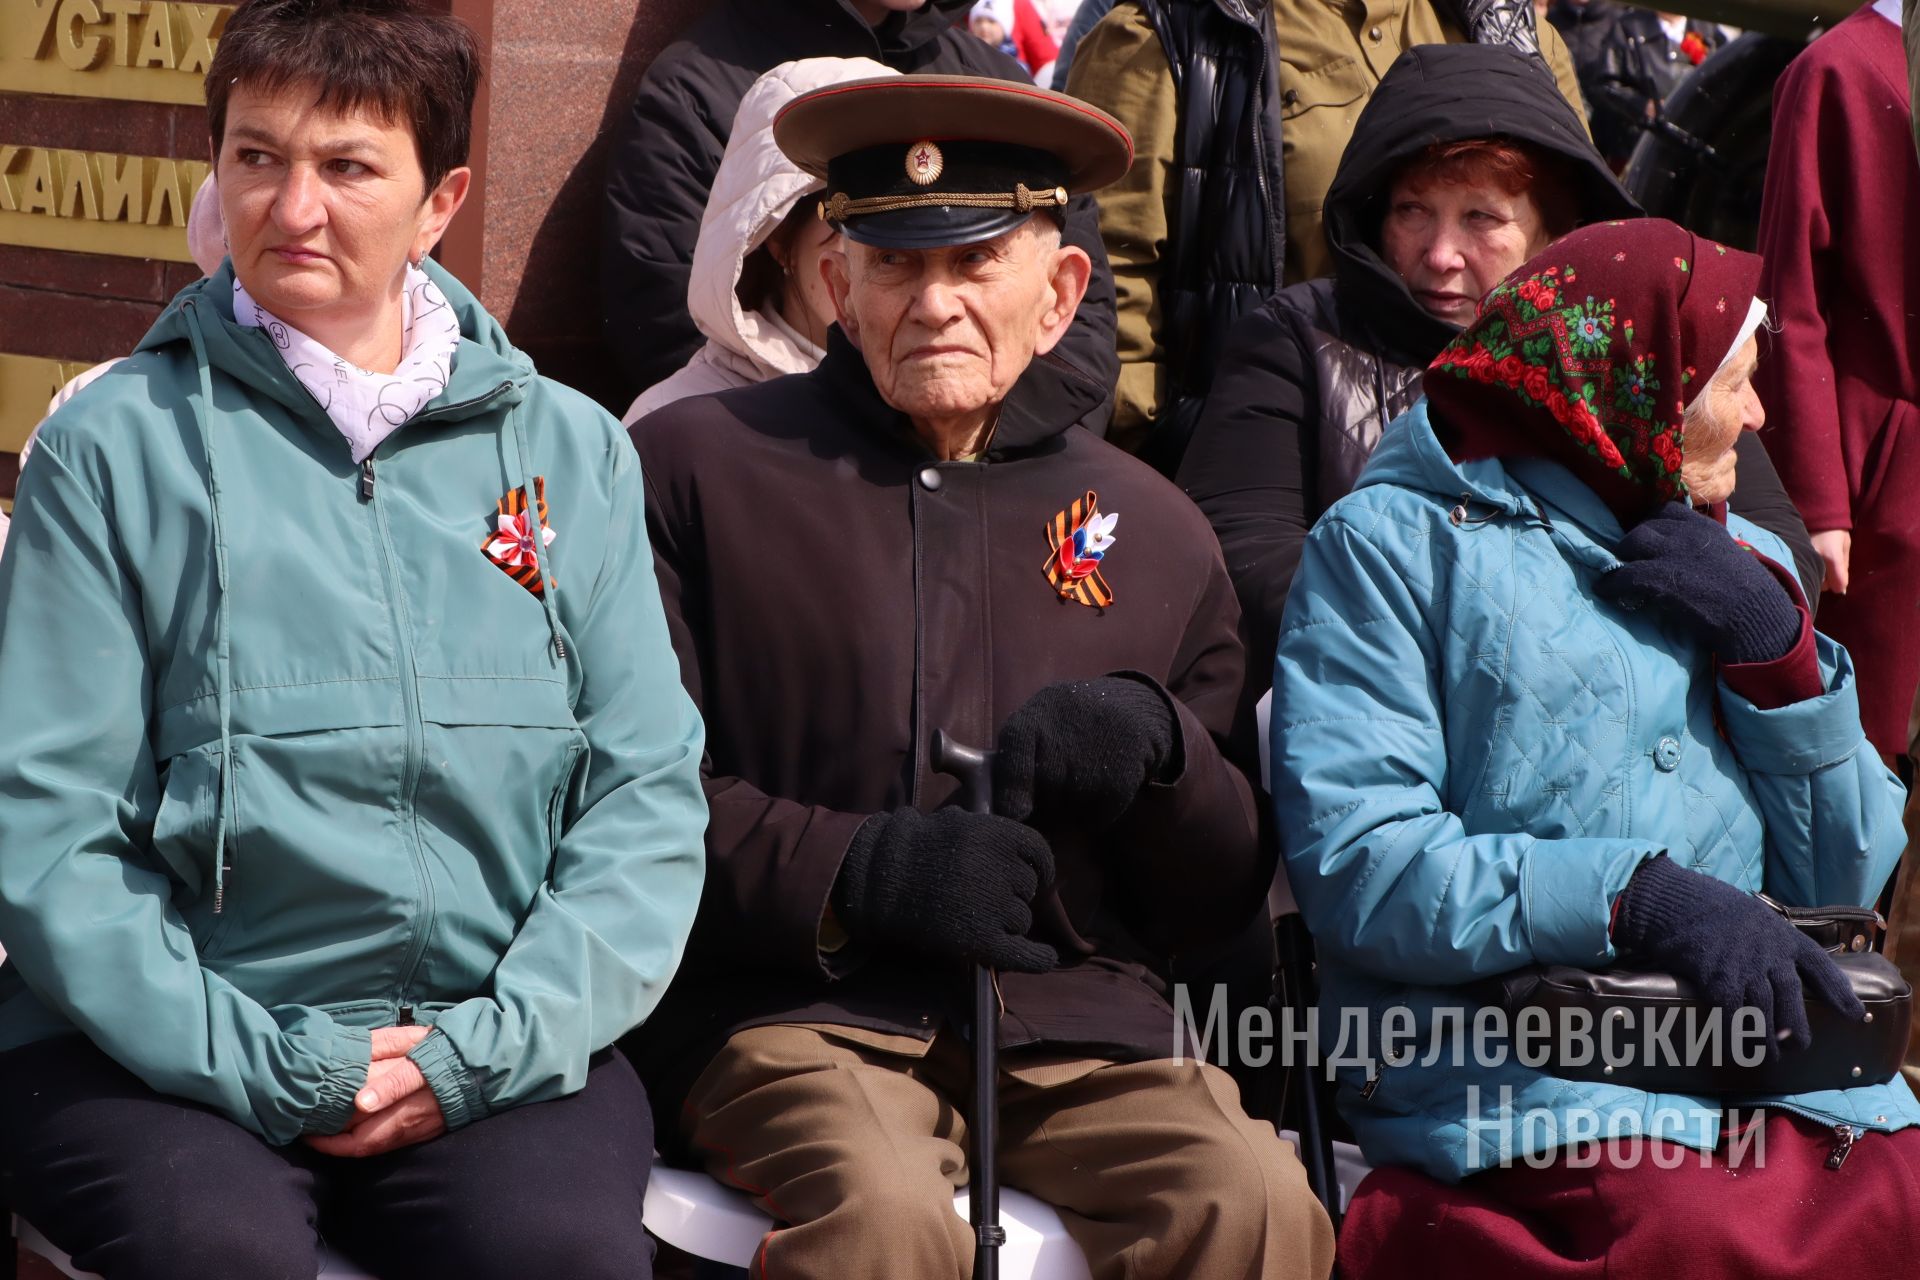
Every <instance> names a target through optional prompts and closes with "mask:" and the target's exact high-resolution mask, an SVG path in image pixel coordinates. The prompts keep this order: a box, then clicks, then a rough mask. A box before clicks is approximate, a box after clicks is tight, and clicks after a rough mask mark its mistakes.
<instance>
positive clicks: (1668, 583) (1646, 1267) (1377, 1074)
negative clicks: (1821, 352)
mask: <svg viewBox="0 0 1920 1280" xmlns="http://www.w3.org/2000/svg"><path fill="white" fill-rule="evenodd" d="M1759 265H1760V264H1759V260H1758V259H1757V258H1755V257H1753V256H1752V255H1750V254H1745V253H1740V252H1736V251H1734V250H1730V249H1727V248H1725V247H1724V246H1721V245H1716V244H1713V243H1711V242H1708V241H1705V240H1701V239H1699V238H1697V237H1695V236H1694V235H1692V234H1691V233H1690V232H1687V231H1685V230H1683V229H1682V228H1680V227H1677V226H1675V225H1673V224H1672V223H1668V222H1661V221H1656V220H1641V221H1635V222H1627V223H1610V224H1605V225H1601V226H1594V227H1588V228H1584V229H1582V230H1579V231H1576V232H1574V233H1573V234H1571V235H1569V236H1568V237H1566V238H1564V239H1562V240H1560V241H1558V242H1556V243H1555V244H1554V245H1553V246H1552V247H1551V248H1549V249H1548V250H1546V251H1545V252H1544V253H1543V254H1542V255H1541V256H1539V257H1537V258H1535V259H1533V260H1532V261H1530V262H1528V263H1526V264H1525V265H1524V266H1522V267H1521V268H1520V269H1519V270H1517V271H1516V272H1515V273H1514V274H1513V275H1512V276H1510V277H1508V279H1507V280H1506V281H1505V282H1504V283H1503V284H1501V285H1500V286H1498V287H1497V288H1496V289H1495V290H1494V291H1493V293H1492V294H1490V295H1489V296H1488V298H1487V300H1486V301H1485V302H1484V303H1483V305H1482V307H1481V310H1480V314H1479V317H1478V319H1477V320H1476V321H1475V322H1474V323H1473V324H1472V325H1471V326H1469V327H1468V328H1467V329H1466V330H1464V331H1463V332H1462V333H1461V334H1460V335H1459V337H1458V338H1457V339H1455V340H1454V341H1453V342H1452V343H1451V344H1450V345H1449V346H1448V347H1447V348H1446V349H1445V350H1444V351H1442V353H1441V354H1440V356H1439V357H1438V358H1437V359H1436V360H1435V361H1434V362H1433V365H1432V366H1431V368H1430V369H1429V370H1428V372H1427V374H1426V393H1427V399H1426V400H1425V401H1424V402H1422V403H1421V404H1419V405H1417V406H1416V407H1415V408H1414V409H1413V410H1411V411H1410V412H1409V413H1407V414H1406V415H1405V416H1403V417H1402V418H1400V419H1399V420H1398V421H1397V422H1395V424H1394V425H1393V427H1392V428H1391V429H1390V430H1389V432H1388V434H1387V436H1386V438H1385V439H1384V440H1383V441H1382V442H1381V445H1380V447H1379V449H1378V451H1377V452H1376V453H1375V454H1374V456H1373V459H1372V461H1371V463H1370V464H1369V465H1368V468H1367V469H1366V470H1365V471H1364V472H1363V473H1362V474H1361V476H1360V479H1359V482H1358V487H1357V488H1356V489H1355V491H1354V492H1353V493H1352V494H1350V495H1349V496H1347V497H1346V498H1344V499H1342V500H1341V501H1340V502H1339V503H1337V504H1335V505H1334V506H1333V507H1332V508H1331V509H1330V510H1329V511H1328V513H1327V514H1326V516H1325V517H1324V518H1323V519H1322V520H1321V521H1320V522H1319V524H1318V525H1317V526H1316V527H1315V528H1314V530H1313V533H1312V534H1311V535H1310V537H1309V538H1308V541H1307V546H1306V551H1305V555H1304V557H1303V559H1302V561H1301V566H1300V571H1299V576H1298V577H1297V578H1296V579H1295V582H1294V586H1293V590H1292V593H1291V596H1290V598H1289V601H1288V608H1287V613H1286V619H1285V624H1284V627H1283V632H1282V636H1281V640H1280V648H1279V658H1278V662H1277V665H1276V669H1275V677H1274V716H1273V760H1274V766H1273V771H1274V778H1273V784H1274V785H1273V790H1274V801H1275V805H1276V808H1277V812H1278V816H1279V822H1280V830H1281V836H1282V841H1283V846H1284V850H1285V855H1286V864H1287V872H1288V876H1289V878H1290V880H1291V882H1292V886H1293V890H1294V893H1295V894H1296V896H1297V897H1298V898H1299V900H1300V904H1301V907H1302V910H1303V911H1304V913H1305V915H1306V919H1307V923H1308V925H1309V927H1310V928H1311V929H1312V931H1313V933H1314V935H1315V936H1316V938H1317V939H1318V942H1319V947H1320V956H1321V959H1322V962H1323V974H1322V1003H1323V1005H1327V1006H1339V1007H1343V1008H1358V1009H1362V1010H1364V1011H1365V1012H1366V1016H1367V1019H1368V1020H1369V1021H1368V1025H1369V1027H1370V1029H1371V1031H1372V1032H1373V1033H1374V1034H1373V1039H1372V1041H1371V1043H1372V1044H1373V1045H1374V1046H1376V1047H1377V1048H1380V1049H1382V1050H1383V1052H1382V1054H1381V1056H1380V1060H1379V1062H1378V1063H1377V1064H1376V1065H1371V1066H1366V1067H1361V1068H1359V1069H1351V1068H1344V1067H1342V1068H1341V1069H1340V1082H1341V1084H1342V1086H1343V1087H1342V1089H1341V1104H1342V1107H1343V1109H1344V1110H1345V1112H1346V1114H1347V1115H1348V1117H1349V1119H1350V1120H1351V1121H1352V1124H1353V1128H1354V1130H1355V1132H1356V1133H1357V1135H1358V1136H1359V1139H1360V1144H1361V1147H1362V1149H1363V1150H1364V1151H1365V1153H1366V1156H1367V1158H1368V1160H1369V1161H1370V1162H1371V1163H1372V1164H1373V1165H1375V1166H1376V1171H1375V1172H1374V1173H1373V1174H1372V1175H1371V1176H1370V1177H1369V1178H1368V1180H1367V1181H1366V1183H1364V1184H1363V1185H1362V1187H1361V1188H1360V1190H1359V1192H1358V1194H1357V1196H1356V1198H1355V1201H1354V1204H1353V1207H1352V1210H1351V1212H1350V1214H1349V1216H1348V1218H1347V1221H1346V1226H1345V1229H1344V1231H1343V1234H1342V1237H1341V1241H1340V1254H1341V1265H1342V1270H1343V1272H1344V1273H1345V1274H1346V1275H1347V1276H1348V1277H1349V1280H1370V1278H1371V1277H1400V1276H1405V1275H1409V1274H1414V1273H1415V1271H1416V1268H1417V1269H1418V1272H1419V1274H1422V1275H1426V1276H1429V1277H1431V1276H1433V1275H1434V1274H1435V1272H1436V1269H1437V1270H1438V1272H1439V1274H1441V1275H1456V1274H1457V1275H1462V1276H1467V1275H1472V1276H1484V1275H1493V1274H1498V1275H1525V1276H1530V1277H1531V1276H1551V1277H1594V1278H1595V1280H1598V1278H1599V1277H1601V1276H1603V1275H1604V1276H1623V1275H1627V1276H1639V1275H1652V1274H1656V1273H1658V1274H1679V1275H1685V1276H1687V1277H1690V1278H1696V1280H1697V1278H1700V1277H1720V1276H1725V1277H1729V1278H1731V1277H1740V1278H1741V1280H1754V1278H1755V1277H1774V1276H1779V1277H1786V1276H1804V1275H1807V1274H1812V1272H1813V1269H1814V1268H1816V1267H1818V1266H1820V1265H1822V1264H1821V1263H1820V1262H1819V1261H1817V1260H1820V1259H1832V1258H1835V1257H1842V1256H1846V1253H1847V1251H1848V1250H1850V1249H1851V1248H1852V1247H1853V1246H1854V1244H1855V1242H1857V1240H1858V1239H1859V1238H1861V1236H1862V1234H1863V1233H1871V1234H1872V1236H1873V1238H1874V1241H1875V1246H1874V1247H1875V1250H1876V1252H1879V1251H1882V1250H1886V1251H1889V1252H1888V1256H1901V1255H1903V1254H1904V1253H1906V1252H1910V1251H1911V1250H1913V1249H1915V1248H1920V1232H1917V1231H1916V1224H1917V1223H1920V1133H1916V1132H1915V1131H1912V1130H1910V1129H1909V1126H1912V1125H1914V1124H1915V1123H1916V1122H1920V1106H1917V1105H1916V1103H1915V1101H1914V1098H1913V1095H1912V1094H1911V1093H1910V1092H1909V1091H1908V1089H1907V1087H1906V1085H1905V1084H1904V1083H1903V1082H1902V1081H1901V1080H1900V1078H1899V1077H1898V1076H1895V1077H1894V1078H1892V1079H1891V1080H1886V1081H1884V1082H1881V1083H1872V1082H1871V1077H1868V1078H1867V1079H1863V1080H1862V1081H1861V1082H1860V1084H1859V1085H1858V1086H1856V1087H1843V1088H1830V1089H1826V1090H1824V1091H1822V1092H1817V1093H1802V1094H1797V1095H1794V1096H1791V1097H1775V1098H1769V1099H1765V1100H1763V1101H1761V1102H1759V1103H1757V1104H1755V1103H1753V1100H1751V1099H1748V1100H1745V1101H1746V1103H1748V1104H1753V1105H1759V1106H1761V1107H1763V1108H1764V1110H1762V1111H1760V1112H1759V1113H1758V1114H1759V1115H1760V1117H1761V1118H1760V1119H1758V1120H1755V1121H1754V1123H1755V1124H1758V1125H1760V1126H1761V1131H1760V1132H1759V1133H1758V1134H1757V1135H1750V1137H1751V1140H1752V1141H1753V1143H1754V1148H1753V1149H1748V1150H1747V1151H1746V1156H1747V1159H1746V1162H1745V1164H1744V1165H1743V1166H1742V1167H1740V1168H1738V1169H1737V1170H1735V1172H1737V1174H1738V1182H1737V1183H1736V1182H1734V1181H1732V1180H1731V1179H1730V1178H1729V1169H1730V1166H1731V1165H1732V1164H1733V1163H1734V1161H1735V1160H1736V1159H1737V1156H1734V1155H1731V1154H1730V1150H1729V1147H1728V1145H1727V1140H1728V1137H1729V1131H1728V1130H1727V1128H1726V1127H1725V1126H1724V1125H1723V1116H1722V1106H1723V1102H1724V1101H1725V1100H1724V1099H1722V1098H1719V1097H1715V1096H1704V1095H1687V1094H1676V1093H1649V1092H1643V1091H1641V1090H1639V1089H1634V1088H1629V1087H1625V1086H1623V1085H1621V1084H1617V1083H1612V1082H1600V1081H1598V1080H1595V1081H1580V1080H1575V1079H1570V1078H1564V1077H1563V1076H1562V1075H1556V1074H1555V1070H1556V1064H1557V1063H1560V1062H1562V1061H1566V1062H1567V1064H1568V1065H1566V1066H1564V1067H1561V1068H1560V1070H1561V1071H1563V1072H1567V1073H1569V1074H1581V1073H1579V1072H1575V1071H1573V1060H1572V1059H1560V1058H1555V1057H1552V1056H1547V1057H1544V1058H1543V1057H1542V1056H1541V1055H1540V1054H1538V1053H1537V1052H1536V1053H1528V1054H1525V1055H1524V1056H1525V1058H1526V1060H1525V1061H1524V1062H1523V1061H1522V1060H1521V1057H1522V1052H1523V1048H1522V1047H1518V1046H1522V1041H1521V1040H1519V1039H1516V1041H1515V1042H1514V1045H1513V1046H1509V1045H1508V1044H1507V1043H1505V1042H1502V1043H1499V1044H1497V1045H1496V1044H1494V1043H1492V1042H1490V1040H1483V1039H1482V1038H1481V1037H1480V1036H1479V1035H1478V1034H1477V1033H1476V1035H1475V1036H1474V1037H1473V1044H1472V1045H1471V1046H1469V1045H1468V1043H1467V1040H1468V1036H1467V1034H1466V1026H1467V1025H1468V1024H1473V1025H1475V1026H1476V1027H1477V1026H1478V1025H1480V1024H1479V1023H1478V1022H1477V1006H1478V1004H1479V1001H1478V1000H1476V999H1475V998H1474V997H1473V996H1472V995H1470V994H1469V993H1468V984H1472V983H1475V982H1477V981H1479V980H1482V979H1487V978H1491V977H1495V976H1497V975H1501V974H1503V973H1507V972H1510V971H1513V970H1517V969H1522V968H1525V967H1528V966H1532V965H1536V964H1558V965H1572V966H1577V967H1579V968H1584V969H1601V968H1606V967H1608V966H1610V965H1612V964H1614V963H1615V962H1616V961H1617V962H1620V963H1621V964H1624V965H1628V966H1630V967H1633V968H1638V969H1646V970H1658V971H1663V972H1666V973H1671V974H1675V975H1677V976H1679V977H1681V978H1684V979H1687V980H1689V981H1691V982H1692V983H1693V984H1694V985H1695V987H1696V988H1697V989H1698V990H1699V991H1700V992H1701V993H1702V995H1703V996H1704V998H1705V999H1707V1000H1708V1001H1710V1002H1711V1003H1712V1004H1713V1005H1715V1006H1716V1007H1718V1008H1720V1009H1722V1010H1724V1011H1725V1012H1726V1013H1728V1014H1732V1013H1733V1011H1735V1010H1736V1009H1741V1008H1750V1009H1756V1010H1757V1011H1758V1014H1759V1019H1760V1023H1761V1025H1762V1026H1763V1027H1764V1030H1765V1032H1766V1033H1768V1034H1769V1035H1770V1036H1773V1037H1774V1038H1775V1039H1777V1040H1780V1041H1783V1042H1784V1043H1783V1044H1781V1046H1780V1049H1779V1051H1780V1052H1783V1053H1786V1054H1795V1053H1806V1052H1807V1051H1808V1050H1807V1042H1808V1041H1809V1040H1810V1039H1811V1033H1810V1030H1809V1016H1808V1005H1809V1004H1810V1003H1814V1002H1824V1003H1825V1004H1827V1005H1831V1006H1833V1007H1834V1008H1835V1009H1837V1010H1838V1011H1839V1014H1838V1016H1840V1017H1853V1018H1859V1017H1861V1016H1862V1008H1861V1006H1860V1004H1859V1003H1858V1002H1857V1000H1856V999H1855V998H1854V995H1853V993H1852V990H1851V988H1850V986H1849V984H1848V983H1847V982H1846V980H1845V979H1844V978H1843V976H1842V975H1841V973H1840V971H1839V969H1838V968H1837V966H1836V965H1835V963H1834V962H1833V960H1832V959H1831V957H1829V956H1828V955H1827V954H1826V953H1825V952H1824V951H1822V950H1820V948H1819V947H1817V946H1816V945H1814V944H1813V943H1812V942H1811V941H1809V940H1808V939H1806V938H1805V937H1803V936H1802V935H1801V934H1800V933H1798V932H1797V931H1796V930H1794V929H1793V928H1792V927H1791V926H1789V925H1788V924H1787V923H1786V921H1785V920H1784V918H1783V917H1782V916H1780V915H1778V914H1776V913H1775V911H1773V910H1772V909H1771V908H1770V907H1768V906H1767V905H1766V904H1765V903H1764V902H1762V901H1761V899H1759V898H1758V897H1756V896H1755V893H1756V891H1759V890H1764V891H1765V892H1766V893H1767V894H1769V895H1770V896H1771V897H1773V898H1775V899H1778V900H1780V901H1782V902H1785V903H1788V904H1797V905H1816V904H1820V905H1827V904H1838V903H1852V904H1865V903H1871V902H1873V901H1874V899H1875V897H1876V896H1877V894H1878V893H1879V890H1880V888H1881V886H1882V885H1883V884H1884V883H1885V881H1886V879H1887V876H1888V874H1889V873H1890V872H1891V871H1892V869H1893V866H1894V862H1895V860H1896V859H1897V858H1898V856H1899V853H1900V849H1901V845H1902V843H1903V841H1902V836H1901V832H1900V824H1899V808H1900V794H1901V793H1900V786H1899V784H1898V782H1896V781H1895V780H1894V778H1893V776H1892V775H1891V774H1889V773H1888V772H1887V770H1886V769H1885V768H1884V767H1883V766H1882V765H1881V763H1880V761H1879V758H1878V756H1877V755H1876V754H1875V753H1874V752H1873V750H1872V749H1871V748H1870V747H1868V746H1867V745H1866V743H1865V739H1864V738H1863V736H1862V734H1861V729H1860V718H1859V710H1858V705H1857V703H1856V700H1855V693H1854V683H1853V669H1852V667H1851V665H1850V664H1849V662H1848V660H1847V655H1846V652H1845V651H1844V650H1842V649H1840V648H1839V647H1838V646H1836V645H1834V644H1832V643H1831V642H1830V641H1828V640H1827V639H1825V638H1824V637H1822V636H1820V635H1818V634H1817V633H1815V632H1814V631H1813V630H1812V627H1811V625H1810V622H1809V618H1808V615H1807V610H1806V607H1805V604H1804V601H1803V600H1802V598H1801V596H1800V593H1799V588H1798V587H1797V586H1796V585H1795V583H1794V579H1793V576H1792V575H1791V573H1789V572H1788V571H1787V570H1785V569H1784V568H1782V566H1783V565H1784V564H1786V563H1787V559H1786V554H1785V552H1784V550H1783V549H1782V548H1781V547H1780V545H1779V543H1778V542H1777V540H1775V539H1774V538H1773V537H1772V536H1771V535H1768V534H1765V533H1763V532H1762V531H1760V530H1759V529H1758V528H1756V527H1755V526H1753V525H1750V524H1746V523H1745V522H1744V521H1742V520H1741V519H1740V518H1739V517H1737V516H1733V517H1728V516H1727V515H1726V514H1725V507H1724V503H1725V499H1726V497H1727V495H1728V494H1729V493H1731V492H1732V490H1733V487H1734V484H1735V481H1736V478H1737V477H1736V474H1735V464H1734V453H1733V448H1732V446H1733V444H1734V442H1735V441H1736V440H1737V439H1738V438H1739V436H1740V433H1741V432H1742V431H1743V430H1758V429H1759V427H1760V426H1761V424H1762V422H1763V421H1764V418H1765V415H1764V413H1763V412H1762V410H1761V407H1760V404H1759V402H1758V400H1757V399H1756V397H1755V396H1754V393H1753V389H1752V386H1751V382H1750V379H1751V377H1752V374H1753V370H1754V365H1755V360H1756V350H1757V348H1756V343H1755V340H1754V333H1755V331H1756V329H1757V328H1758V327H1759V325H1760V324H1761V323H1762V321H1763V319H1764V315H1765V308H1764V307H1763V306H1762V305H1761V304H1760V303H1759V302H1758V301H1757V300H1756V299H1755V297H1754V288H1755V283H1756V281H1757V280H1758V278H1759ZM1455 1011H1458V1012H1457V1014H1456V1012H1455ZM1729 1022H1730V1024H1731V1020H1729ZM1409 1031H1410V1032H1411V1033H1412V1034H1411V1035H1410V1036H1409V1035H1408V1034H1407V1033H1408V1032H1409ZM1383 1033H1389V1034H1387V1035H1386V1037H1385V1038H1384V1039H1383ZM1763 1043H1764V1041H1763ZM1510 1047H1513V1048H1515V1051H1514V1052H1508V1051H1507V1050H1508V1049H1509V1048H1510ZM1810 1061H1812V1060H1810ZM1530 1063H1532V1064H1540V1065H1529V1064H1530ZM1843 1083H1845V1082H1844V1081H1843ZM1583 1139H1584V1145H1582V1141H1583ZM1595 1139H1601V1140H1602V1141H1598V1142H1596V1141H1594V1140H1595ZM1689 1149H1691V1150H1689ZM1755 1149H1757V1150H1759V1151H1761V1152H1763V1155H1762V1156H1761V1157H1759V1158H1756V1157H1755V1155H1754V1150H1755ZM1523 1160H1524V1161H1525V1162H1526V1164H1527V1165H1528V1166H1530V1167H1525V1168H1520V1167H1514V1166H1515V1165H1516V1164H1517V1163H1518V1162H1521V1161H1523ZM1735 1188H1737V1189H1738V1192H1739V1195H1740V1204H1739V1206H1738V1209H1739V1211H1738V1212H1737V1213H1736V1212H1734V1211H1732V1208H1731V1207H1727V1208H1726V1211H1722V1212H1702V1210H1703V1209H1706V1210H1712V1209H1715V1208H1716V1207H1718V1206H1725V1205H1727V1200H1726V1197H1727V1195H1728V1194H1729V1192H1730V1191H1731V1190H1732V1189H1735Z"/></svg>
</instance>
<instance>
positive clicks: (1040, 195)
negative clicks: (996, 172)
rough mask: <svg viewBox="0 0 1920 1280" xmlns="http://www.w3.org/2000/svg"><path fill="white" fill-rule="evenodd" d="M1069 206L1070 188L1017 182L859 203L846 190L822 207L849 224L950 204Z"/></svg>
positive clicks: (829, 217)
mask: <svg viewBox="0 0 1920 1280" xmlns="http://www.w3.org/2000/svg"><path fill="white" fill-rule="evenodd" d="M1066 203H1067V189H1066V188H1065V187H1054V188H1053V189H1051V190H1048V191H1033V190H1030V189H1029V188H1028V187H1027V184H1026V183H1024V182H1016V183H1014V185H1013V190H1012V191H1008V192H999V191H985V192H959V191H929V192H927V193H926V194H925V195H917V196H867V197H865V198H864V199H860V200H855V199H853V198H852V197H850V196H849V195H847V193H846V192H844V191H836V192H834V193H833V195H832V196H830V197H828V198H827V199H825V200H822V201H821V202H820V204H819V206H818V208H819V213H820V216H821V217H822V218H823V219H825V220H826V221H828V222H845V221H846V220H847V219H848V218H857V217H860V216H861V215H863V214H868V213H893V212H895V211H896V210H900V209H930V208H934V207H936V206H940V205H948V206H952V207H954V208H958V209H1012V210H1013V211H1014V212H1015V213H1031V212H1032V211H1033V210H1035V209H1058V208H1061V207H1063V206H1065V204H1066Z"/></svg>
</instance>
